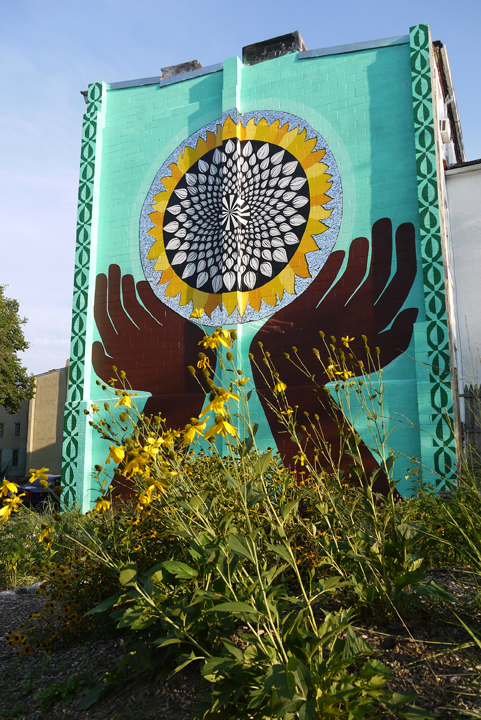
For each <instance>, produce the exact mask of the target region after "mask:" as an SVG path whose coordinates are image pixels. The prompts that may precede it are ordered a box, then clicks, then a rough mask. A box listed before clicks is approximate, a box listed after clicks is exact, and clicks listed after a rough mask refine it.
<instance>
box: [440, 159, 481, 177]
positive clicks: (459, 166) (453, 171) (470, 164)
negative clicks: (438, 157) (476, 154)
mask: <svg viewBox="0 0 481 720" xmlns="http://www.w3.org/2000/svg"><path fill="white" fill-rule="evenodd" d="M476 170H481V158H479V160H468V161H467V162H462V163H456V164H455V165H448V167H447V168H446V175H459V174H461V173H468V172H475V171H476Z"/></svg>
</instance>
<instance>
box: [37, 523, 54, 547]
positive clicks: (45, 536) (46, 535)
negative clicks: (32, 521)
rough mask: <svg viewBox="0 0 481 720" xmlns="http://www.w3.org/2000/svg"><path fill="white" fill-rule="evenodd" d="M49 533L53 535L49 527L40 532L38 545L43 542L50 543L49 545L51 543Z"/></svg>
mask: <svg viewBox="0 0 481 720" xmlns="http://www.w3.org/2000/svg"><path fill="white" fill-rule="evenodd" d="M51 533H53V529H52V528H51V527H48V526H46V527H44V529H43V530H42V533H41V534H40V535H39V537H38V541H39V543H41V542H43V541H44V540H45V541H47V542H48V541H50V543H51V538H50V534H51Z"/></svg>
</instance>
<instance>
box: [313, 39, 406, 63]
mask: <svg viewBox="0 0 481 720" xmlns="http://www.w3.org/2000/svg"><path fill="white" fill-rule="evenodd" d="M408 44H409V35H399V36H397V37H390V38H383V39H381V40H366V41H365V42H357V43H350V44H349V45H334V46H333V47H327V48H319V49H317V50H304V51H303V52H300V53H299V59H300V60H303V59H305V58H312V57H324V56H325V55H344V54H345V53H352V52H359V51H361V50H376V49H377V48H383V47H390V46H391V45H408Z"/></svg>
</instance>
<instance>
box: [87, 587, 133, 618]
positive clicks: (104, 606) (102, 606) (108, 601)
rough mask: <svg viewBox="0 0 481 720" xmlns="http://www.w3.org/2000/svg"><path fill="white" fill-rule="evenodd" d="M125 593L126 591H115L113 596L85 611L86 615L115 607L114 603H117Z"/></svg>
mask: <svg viewBox="0 0 481 720" xmlns="http://www.w3.org/2000/svg"><path fill="white" fill-rule="evenodd" d="M123 594H124V593H123V592H122V591H120V592H117V593H115V595H112V597H109V598H107V599H106V600H102V602H100V603H99V604H98V605H96V606H95V607H93V608H92V609H91V610H89V611H88V612H87V613H85V615H84V617H87V615H95V614H96V613H101V612H104V610H109V609H110V608H112V607H114V605H117V603H118V601H119V600H120V598H121V597H122V595H123Z"/></svg>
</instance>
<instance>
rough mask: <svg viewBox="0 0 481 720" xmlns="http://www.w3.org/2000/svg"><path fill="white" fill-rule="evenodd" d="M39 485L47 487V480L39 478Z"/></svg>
mask: <svg viewBox="0 0 481 720" xmlns="http://www.w3.org/2000/svg"><path fill="white" fill-rule="evenodd" d="M39 485H40V487H43V488H47V487H48V481H47V480H40V482H39Z"/></svg>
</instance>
